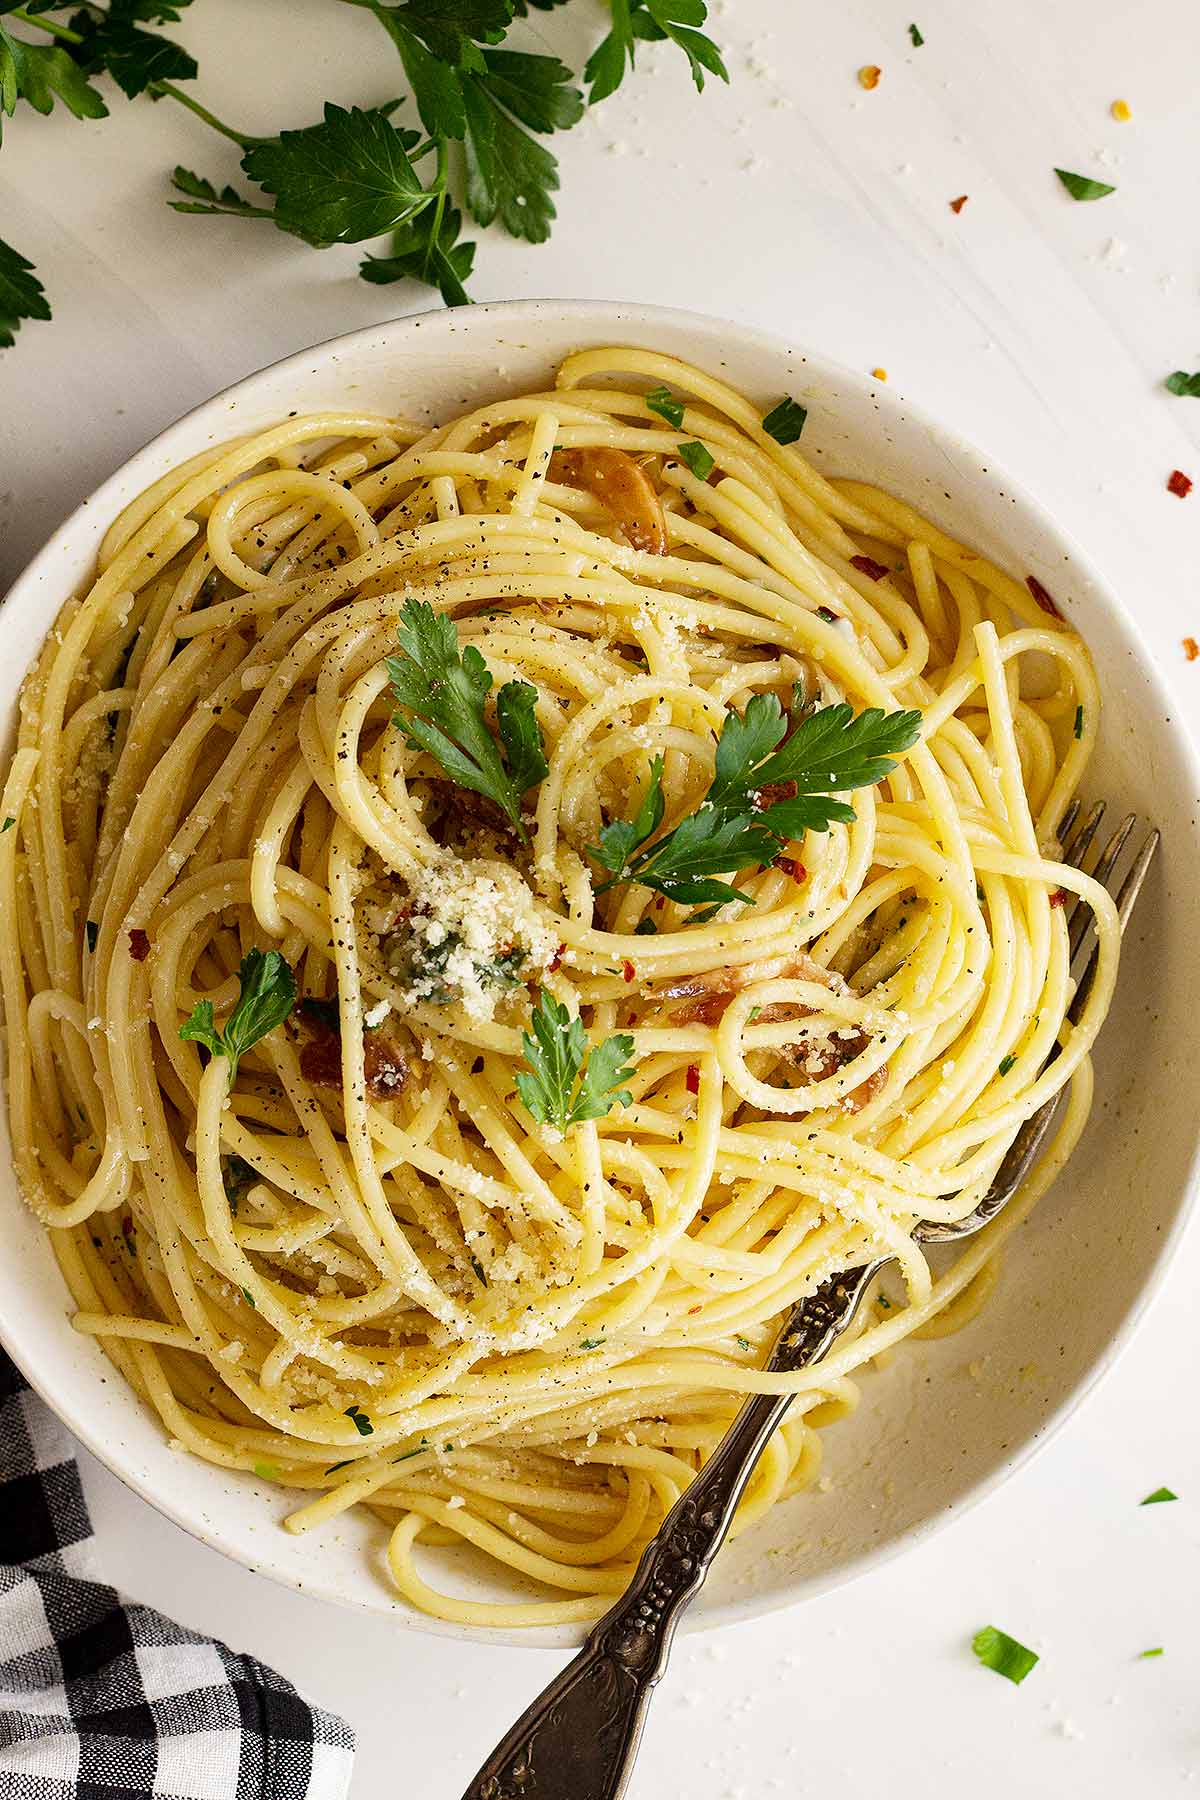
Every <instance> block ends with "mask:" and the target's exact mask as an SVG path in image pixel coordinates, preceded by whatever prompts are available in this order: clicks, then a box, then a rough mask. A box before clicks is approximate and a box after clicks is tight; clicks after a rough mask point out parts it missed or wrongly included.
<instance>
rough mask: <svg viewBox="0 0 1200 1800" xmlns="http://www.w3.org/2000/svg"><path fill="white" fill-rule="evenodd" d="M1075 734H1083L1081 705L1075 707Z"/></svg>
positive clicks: (1077, 735) (1080, 735)
mask: <svg viewBox="0 0 1200 1800" xmlns="http://www.w3.org/2000/svg"><path fill="white" fill-rule="evenodd" d="M1075 736H1076V737H1077V738H1081V737H1082V736H1083V708H1082V706H1077V707H1076V708H1075Z"/></svg>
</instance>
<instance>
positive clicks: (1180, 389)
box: [1163, 369, 1200, 400]
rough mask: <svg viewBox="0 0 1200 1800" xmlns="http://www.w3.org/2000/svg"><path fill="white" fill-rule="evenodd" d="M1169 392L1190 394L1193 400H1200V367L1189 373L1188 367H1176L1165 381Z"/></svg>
mask: <svg viewBox="0 0 1200 1800" xmlns="http://www.w3.org/2000/svg"><path fill="white" fill-rule="evenodd" d="M1163 386H1164V387H1165V388H1166V390H1167V392H1168V394H1180V395H1184V394H1186V395H1189V396H1190V397H1191V398H1192V399H1193V400H1200V369H1197V370H1196V372H1195V374H1194V375H1189V374H1188V372H1187V370H1186V369H1176V370H1175V372H1174V374H1172V375H1168V376H1167V379H1166V381H1165V382H1164V383H1163Z"/></svg>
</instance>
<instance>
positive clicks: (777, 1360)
mask: <svg viewBox="0 0 1200 1800" xmlns="http://www.w3.org/2000/svg"><path fill="white" fill-rule="evenodd" d="M879 1267H880V1264H879V1263H877V1262H876V1263H870V1264H866V1265H864V1266H863V1267H862V1268H859V1269H851V1270H848V1271H846V1272H845V1273H844V1274H841V1275H838V1276H835V1277H833V1279H832V1280H831V1281H829V1282H826V1283H825V1284H824V1285H823V1286H822V1287H821V1288H819V1289H818V1290H817V1292H816V1293H815V1294H813V1295H812V1296H811V1297H810V1299H809V1300H807V1301H805V1302H804V1303H803V1304H802V1305H801V1306H799V1307H797V1309H796V1311H795V1312H794V1313H793V1315H792V1317H791V1318H790V1319H789V1321H788V1326H787V1329H786V1331H785V1332H784V1334H783V1336H782V1337H781V1338H780V1340H779V1343H778V1344H777V1346H776V1349H775V1353H774V1355H773V1356H772V1358H771V1361H770V1363H769V1365H768V1367H769V1368H771V1369H774V1370H779V1369H786V1370H795V1369H802V1368H806V1367H808V1366H809V1365H810V1364H812V1363H815V1362H819V1361H820V1359H821V1358H822V1357H823V1356H824V1355H825V1354H826V1352H827V1351H828V1350H829V1348H830V1346H831V1345H832V1344H833V1342H834V1340H835V1338H837V1336H838V1335H839V1333H840V1332H842V1331H843V1330H844V1329H845V1327H846V1325H847V1324H848V1323H849V1321H850V1320H851V1318H853V1316H854V1312H855V1309H856V1308H857V1306H858V1303H859V1301H860V1300H861V1298H862V1296H863V1294H864V1293H865V1291H866V1289H867V1286H868V1284H869V1283H870V1281H871V1280H872V1279H873V1277H874V1275H875V1274H876V1272H877V1271H878V1269H879ZM791 1402H792V1395H791V1394H752V1395H751V1396H750V1398H749V1399H748V1400H746V1402H745V1403H744V1404H743V1406H742V1407H741V1408H740V1410H739V1412H738V1414H737V1416H736V1418H735V1419H734V1420H733V1423H732V1424H731V1425H730V1427H729V1429H728V1431H727V1432H726V1433H725V1436H724V1437H723V1438H722V1439H721V1442H720V1443H719V1444H718V1446H717V1448H716V1450H715V1451H714V1452H713V1454H712V1456H711V1457H710V1458H709V1459H708V1461H707V1462H706V1463H705V1465H704V1467H703V1468H702V1469H701V1470H700V1472H699V1474H698V1475H697V1476H696V1477H695V1479H694V1480H693V1481H692V1483H691V1485H690V1486H689V1487H688V1488H686V1489H685V1490H684V1492H683V1493H682V1494H681V1495H680V1497H679V1499H678V1500H677V1501H676V1502H675V1505H674V1506H673V1507H672V1508H671V1510H670V1512H669V1513H668V1514H667V1516H666V1518H665V1519H664V1520H663V1522H662V1524H661V1525H660V1526H659V1528H658V1531H657V1533H656V1534H655V1536H654V1537H653V1538H651V1540H650V1542H649V1543H648V1544H647V1546H646V1548H645V1550H644V1551H643V1552H642V1558H641V1561H640V1562H639V1563H638V1566H637V1570H636V1572H635V1574H634V1577H633V1580H632V1581H631V1582H630V1584H629V1586H628V1587H627V1588H626V1590H625V1592H624V1593H623V1594H622V1595H621V1597H620V1599H619V1600H618V1601H617V1602H616V1604H615V1605H614V1606H613V1607H611V1608H610V1610H609V1611H608V1612H607V1613H605V1615H604V1617H603V1618H602V1619H600V1620H598V1621H597V1623H596V1624H595V1625H594V1626H593V1627H592V1630H591V1631H590V1632H589V1634H588V1636H587V1639H586V1641H585V1643H584V1646H583V1649H582V1650H581V1651H580V1652H579V1654H578V1655H577V1656H576V1657H575V1658H574V1659H573V1660H572V1661H571V1662H569V1663H568V1664H567V1666H566V1668H565V1669H562V1670H560V1672H559V1673H558V1674H557V1675H556V1676H555V1677H554V1680H553V1681H552V1682H551V1683H550V1685H549V1686H548V1687H547V1688H545V1689H543V1691H542V1693H541V1694H539V1695H538V1697H537V1699H536V1700H535V1701H534V1702H533V1704H532V1706H530V1707H529V1708H528V1710H527V1711H526V1712H525V1713H523V1714H522V1716H521V1717H520V1718H519V1719H518V1720H517V1722H516V1724H515V1725H514V1726H513V1727H512V1729H511V1731H509V1733H508V1734H507V1736H506V1737H505V1738H504V1740H503V1742H502V1743H500V1744H499V1745H498V1746H497V1747H496V1749H495V1750H494V1751H493V1752H492V1754H491V1756H489V1758H488V1760H487V1762H486V1763H485V1764H484V1765H483V1767H482V1769H480V1771H479V1773H478V1774H477V1775H476V1777H475V1779H474V1781H472V1783H471V1785H470V1786H469V1787H468V1788H467V1790H466V1793H465V1794H464V1795H463V1800H619V1796H620V1795H621V1794H623V1793H624V1792H625V1788H626V1784H627V1783H628V1781H629V1777H630V1775H631V1773H632V1771H633V1762H634V1757H635V1756H636V1754H637V1746H638V1740H639V1738H640V1737H641V1734H642V1726H643V1724H644V1722H645V1717H646V1710H647V1708H648V1706H649V1704H650V1696H651V1694H652V1693H653V1691H654V1687H655V1684H656V1683H657V1681H658V1680H659V1678H660V1677H661V1675H662V1673H663V1670H664V1669H665V1668H666V1664H667V1657H668V1655H669V1653H670V1649H671V1642H672V1639H673V1638H674V1636H675V1629H676V1627H677V1625H678V1624H679V1620H680V1617H681V1615H682V1613H683V1610H684V1608H685V1607H686V1606H687V1605H688V1604H689V1602H690V1601H691V1600H692V1599H693V1598H694V1596H695V1595H696V1594H697V1592H698V1591H699V1589H700V1587H701V1585H702V1584H703V1582H704V1578H705V1576H706V1575H707V1574H708V1570H709V1566H710V1564H711V1563H712V1560H713V1558H714V1556H715V1555H716V1553H717V1551H718V1550H719V1549H720V1547H721V1545H722V1544H723V1543H724V1541H725V1537H726V1534H727V1533H728V1531H729V1527H730V1525H731V1524H732V1522H733V1515H734V1513H735V1511H736V1510H737V1504H738V1501H739V1500H740V1499H741V1497H742V1494H743V1493H744V1492H745V1489H746V1484H747V1483H748V1481H749V1480H750V1477H751V1475H752V1474H753V1473H754V1468H755V1465H756V1464H757V1462H758V1459H759V1457H760V1456H761V1455H762V1452H763V1450H764V1448H765V1446H766V1443H767V1440H768V1439H769V1438H770V1436H771V1433H772V1432H773V1431H774V1430H775V1428H776V1426H777V1425H778V1424H779V1422H780V1420H781V1419H782V1418H783V1416H784V1414H785V1413H786V1411H787V1409H788V1407H789V1406H790V1405H791Z"/></svg>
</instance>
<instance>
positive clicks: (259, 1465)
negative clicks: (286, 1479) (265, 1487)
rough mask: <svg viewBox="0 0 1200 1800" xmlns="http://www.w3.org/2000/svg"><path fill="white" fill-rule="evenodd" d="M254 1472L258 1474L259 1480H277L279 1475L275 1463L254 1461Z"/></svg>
mask: <svg viewBox="0 0 1200 1800" xmlns="http://www.w3.org/2000/svg"><path fill="white" fill-rule="evenodd" d="M254 1473H255V1474H256V1475H257V1476H258V1478H259V1480H260V1481H278V1480H279V1477H280V1469H279V1466H278V1464H277V1463H269V1462H256V1463H255V1465H254Z"/></svg>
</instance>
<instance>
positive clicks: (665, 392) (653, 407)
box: [646, 383, 684, 431]
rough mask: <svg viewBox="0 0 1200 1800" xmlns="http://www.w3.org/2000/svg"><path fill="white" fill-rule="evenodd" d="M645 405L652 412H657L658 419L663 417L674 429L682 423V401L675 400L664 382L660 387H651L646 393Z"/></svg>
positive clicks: (677, 428)
mask: <svg viewBox="0 0 1200 1800" xmlns="http://www.w3.org/2000/svg"><path fill="white" fill-rule="evenodd" d="M646 406H647V407H648V409H649V410H650V411H651V412H652V413H657V414H658V416H659V418H660V419H665V420H666V421H667V424H668V425H673V426H674V427H675V429H676V431H678V430H679V428H680V426H681V425H682V424H683V414H684V404H683V401H682V400H676V399H675V397H674V395H673V394H672V393H671V390H670V388H669V387H667V386H666V384H665V383H664V384H663V386H662V387H656V388H651V390H650V392H649V393H648V394H647V395H646Z"/></svg>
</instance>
